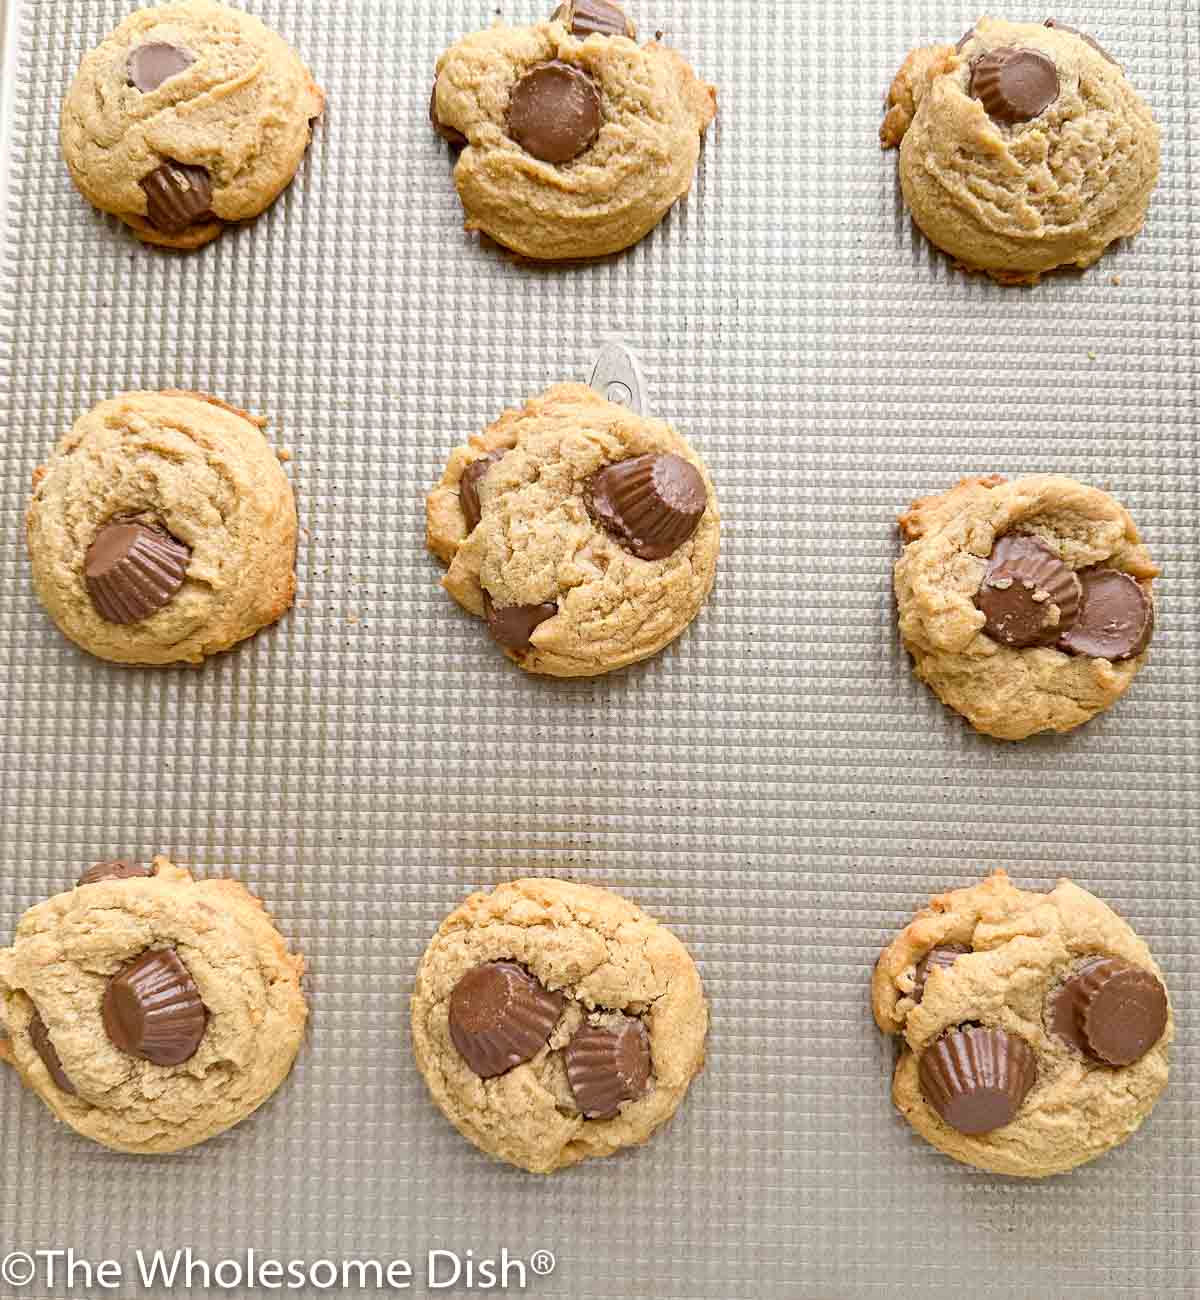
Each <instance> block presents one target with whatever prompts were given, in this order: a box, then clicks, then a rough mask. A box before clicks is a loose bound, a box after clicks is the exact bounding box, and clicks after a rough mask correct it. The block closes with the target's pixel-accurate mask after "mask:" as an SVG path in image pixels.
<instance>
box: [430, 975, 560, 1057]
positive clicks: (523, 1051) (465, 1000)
mask: <svg viewBox="0 0 1200 1300" xmlns="http://www.w3.org/2000/svg"><path fill="white" fill-rule="evenodd" d="M564 1001H565V999H564V997H563V995H562V994H561V993H551V992H550V990H549V989H547V988H546V987H545V986H544V985H543V984H542V983H541V982H540V981H539V980H536V979H534V977H533V976H532V975H530V974H529V972H528V971H527V970H525V969H524V967H522V966H518V965H517V963H516V962H513V961H489V962H485V963H484V964H483V965H482V966H476V967H474V969H472V970H469V971H467V973H466V974H465V975H464V976H463V977H462V979H460V980H459V981H458V983H457V984H456V985H455V986H454V989H453V991H452V992H451V994H450V1008H449V1026H450V1041H451V1042H452V1043H453V1044H454V1046H455V1048H456V1049H457V1050H458V1054H459V1055H460V1056H461V1057H462V1058H463V1060H464V1061H466V1063H467V1065H469V1066H470V1068H471V1069H472V1070H473V1071H474V1072H475V1073H476V1074H477V1075H479V1077H480V1078H481V1079H492V1078H495V1077H496V1075H498V1074H504V1073H505V1072H506V1071H507V1070H511V1069H512V1068H513V1067H514V1066H516V1065H521V1064H522V1063H523V1062H525V1061H528V1060H530V1059H531V1058H532V1057H534V1056H536V1055H537V1054H538V1052H540V1051H541V1050H542V1048H543V1047H545V1045H546V1040H547V1039H548V1038H549V1037H550V1035H551V1034H552V1033H553V1032H554V1026H555V1025H556V1024H558V1017H559V1015H560V1014H561V1013H562V1009H563V1003H564Z"/></svg>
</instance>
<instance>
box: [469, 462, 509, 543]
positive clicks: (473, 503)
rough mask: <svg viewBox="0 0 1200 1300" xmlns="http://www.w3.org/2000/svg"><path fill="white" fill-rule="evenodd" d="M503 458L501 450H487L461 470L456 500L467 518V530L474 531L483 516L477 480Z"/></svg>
mask: <svg viewBox="0 0 1200 1300" xmlns="http://www.w3.org/2000/svg"><path fill="white" fill-rule="evenodd" d="M503 459H504V453H503V452H502V451H489V452H488V454H487V455H486V456H480V458H479V459H478V460H473V461H472V462H471V463H470V464H469V465H468V466H467V468H466V469H464V470H463V474H462V478H461V479H459V482H458V500H459V503H460V504H461V505H462V512H463V514H464V515H465V516H466V520H467V532H469V533H470V532H474V530H475V527H476V525H477V524H478V523H479V521H480V519H482V518H483V509H482V507H481V506H480V504H479V480H480V479H481V478H483V477H484V476H485V475H486V474H487V472H488V470H490V469H491V468H492V466H493V465H494V464H495V463H496V462H497V461H498V460H503Z"/></svg>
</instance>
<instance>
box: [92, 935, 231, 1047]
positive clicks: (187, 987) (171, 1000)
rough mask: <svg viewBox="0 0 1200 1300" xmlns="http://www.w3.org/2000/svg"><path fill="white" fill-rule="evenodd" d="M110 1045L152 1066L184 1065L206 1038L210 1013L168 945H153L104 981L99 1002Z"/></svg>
mask: <svg viewBox="0 0 1200 1300" xmlns="http://www.w3.org/2000/svg"><path fill="white" fill-rule="evenodd" d="M101 1014H102V1017H103V1020H104V1031H105V1033H106V1034H108V1037H109V1039H110V1040H111V1042H112V1044H113V1046H114V1047H116V1048H117V1049H118V1050H119V1051H122V1052H124V1053H125V1054H126V1055H127V1056H136V1057H139V1058H140V1059H141V1060H143V1061H150V1062H151V1063H152V1064H154V1065H182V1064H183V1062H184V1061H186V1060H188V1059H189V1058H190V1057H192V1056H194V1055H195V1053H196V1049H197V1048H198V1047H199V1046H200V1040H201V1039H202V1038H203V1037H204V1029H205V1025H206V1024H207V1023H208V1012H207V1011H206V1010H205V1008H204V1003H203V1002H202V1001H201V1000H200V990H199V989H198V988H197V987H196V983H195V981H194V980H193V979H192V977H191V975H189V974H188V969H187V967H186V966H185V965H184V964H183V962H181V961H180V960H179V957H178V955H177V954H176V953H175V951H174V950H173V949H171V948H154V949H151V950H150V951H149V952H146V953H143V954H142V955H141V956H140V957H139V958H138V959H137V960H136V961H134V962H130V964H129V965H128V966H126V967H124V969H122V970H120V971H118V972H117V974H116V975H114V976H113V977H112V979H110V980H109V981H108V987H107V988H106V989H105V990H104V1001H103V1003H102V1004H101Z"/></svg>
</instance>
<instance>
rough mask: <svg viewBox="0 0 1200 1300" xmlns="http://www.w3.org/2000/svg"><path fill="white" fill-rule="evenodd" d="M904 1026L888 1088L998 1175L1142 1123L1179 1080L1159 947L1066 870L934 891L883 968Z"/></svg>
mask: <svg viewBox="0 0 1200 1300" xmlns="http://www.w3.org/2000/svg"><path fill="white" fill-rule="evenodd" d="M871 1006H872V1009H873V1011H874V1013H875V1020H876V1022H877V1024H878V1025H879V1028H880V1029H882V1030H883V1031H884V1033H887V1034H896V1035H898V1036H900V1037H901V1038H902V1049H901V1055H900V1060H899V1062H898V1064H897V1066H896V1073H895V1078H894V1080H893V1084H892V1096H893V1100H894V1101H895V1103H896V1106H897V1108H898V1109H899V1111H900V1113H901V1114H902V1115H903V1116H904V1118H905V1119H906V1120H908V1122H909V1123H910V1124H911V1125H912V1126H913V1128H914V1129H915V1130H916V1131H917V1132H918V1133H919V1134H920V1135H921V1136H922V1137H923V1138H925V1140H926V1141H927V1142H930V1143H932V1144H933V1145H934V1146H935V1147H937V1148H938V1150H939V1151H944V1152H945V1153H946V1154H947V1155H949V1156H953V1157H954V1159H955V1160H961V1161H962V1162H963V1163H964V1164H969V1165H974V1166H976V1168H979V1169H987V1170H991V1171H992V1172H993V1173H1001V1174H1014V1175H1017V1176H1018V1177H1022V1178H1043V1177H1045V1176H1046V1175H1048V1174H1056V1173H1063V1172H1065V1171H1066V1170H1068V1169H1073V1168H1074V1167H1075V1166H1076V1165H1079V1164H1082V1163H1083V1162H1084V1161H1086V1160H1094V1159H1095V1158H1096V1157H1097V1156H1100V1155H1103V1154H1104V1153H1105V1152H1106V1151H1108V1150H1110V1149H1111V1148H1112V1147H1114V1146H1117V1145H1118V1144H1119V1143H1121V1142H1124V1141H1125V1139H1126V1138H1128V1137H1129V1136H1130V1135H1131V1134H1132V1133H1134V1132H1136V1130H1137V1129H1138V1127H1139V1126H1140V1125H1141V1123H1142V1121H1143V1120H1144V1119H1145V1118H1146V1116H1147V1115H1149V1113H1150V1111H1151V1110H1152V1109H1153V1107H1154V1103H1155V1102H1156V1101H1157V1100H1158V1098H1159V1095H1160V1094H1161V1093H1162V1090H1163V1089H1164V1088H1165V1087H1166V1085H1167V1072H1168V1061H1167V1057H1168V1048H1169V1047H1170V1044H1171V1039H1172V1036H1173V1034H1174V1025H1173V1021H1172V1018H1171V1008H1170V1003H1169V999H1168V996H1167V991H1166V988H1165V985H1164V984H1163V979H1162V972H1161V971H1160V970H1159V968H1158V966H1157V965H1156V964H1155V962H1154V959H1153V957H1151V955H1150V950H1149V949H1148V948H1147V947H1146V945H1145V944H1144V943H1143V942H1142V940H1141V939H1139V938H1138V936H1137V935H1136V934H1135V933H1134V932H1133V930H1132V929H1130V927H1129V926H1128V925H1127V924H1126V922H1125V921H1123V920H1122V919H1121V917H1119V916H1118V915H1117V914H1116V912H1114V911H1113V910H1112V909H1111V908H1110V907H1108V906H1107V905H1106V904H1105V903H1103V902H1101V901H1100V899H1098V898H1096V897H1094V896H1093V895H1092V894H1089V893H1088V892H1087V891H1086V890H1083V889H1080V888H1079V886H1078V885H1075V884H1073V883H1072V882H1071V881H1069V880H1060V881H1059V882H1058V885H1057V886H1056V887H1055V889H1053V890H1052V891H1051V892H1050V893H1049V894H1038V893H1031V892H1027V891H1025V890H1021V889H1016V888H1014V886H1013V885H1012V884H1011V883H1010V882H1009V879H1008V876H1007V875H1006V874H1005V873H1004V872H1003V871H997V872H996V873H995V874H994V875H992V876H991V877H990V878H989V879H987V880H985V881H983V882H982V883H981V884H978V885H973V886H971V887H970V888H967V889H955V890H951V891H950V892H949V893H946V894H940V895H938V896H937V897H936V898H934V899H932V900H931V902H930V905H929V907H927V908H925V909H924V910H922V911H920V912H918V913H917V915H916V918H915V919H914V920H913V921H912V923H911V924H910V925H908V926H907V927H906V928H905V929H904V930H903V931H902V932H901V934H900V935H899V936H898V937H897V938H896V939H894V940H893V941H892V943H890V944H889V945H888V946H887V947H886V948H885V949H884V950H883V953H882V955H881V956H880V958H879V961H878V964H877V965H876V967H875V973H874V976H873V977H872V981H871Z"/></svg>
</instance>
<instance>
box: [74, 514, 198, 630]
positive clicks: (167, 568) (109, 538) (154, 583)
mask: <svg viewBox="0 0 1200 1300" xmlns="http://www.w3.org/2000/svg"><path fill="white" fill-rule="evenodd" d="M191 555H192V553H191V551H190V550H189V549H188V548H187V547H186V546H184V544H183V543H182V542H180V541H177V540H176V539H175V538H174V537H172V536H171V534H170V533H168V532H166V531H165V530H163V529H161V528H151V527H148V526H147V525H146V524H138V523H110V524H105V525H104V527H103V528H101V530H100V531H99V532H98V533H97V534H96V537H95V540H94V541H93V542H92V544H91V546H89V547H88V551H87V556H86V558H85V560H84V581H85V583H86V585H87V589H88V595H89V596H91V598H92V604H93V605H94V606H95V607H96V612H97V613H98V614H99V615H100V617H101V618H104V619H107V620H108V621H109V622H110V623H139V622H141V620H142V619H144V618H149V617H150V615H151V614H154V613H156V612H157V611H158V610H160V609H162V608H163V607H164V606H166V605H168V604H170V602H171V600H172V599H173V598H174V596H175V593H176V592H177V591H178V590H179V588H180V587H182V586H183V580H184V578H185V576H186V575H187V566H188V563H189V561H190V559H191Z"/></svg>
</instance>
